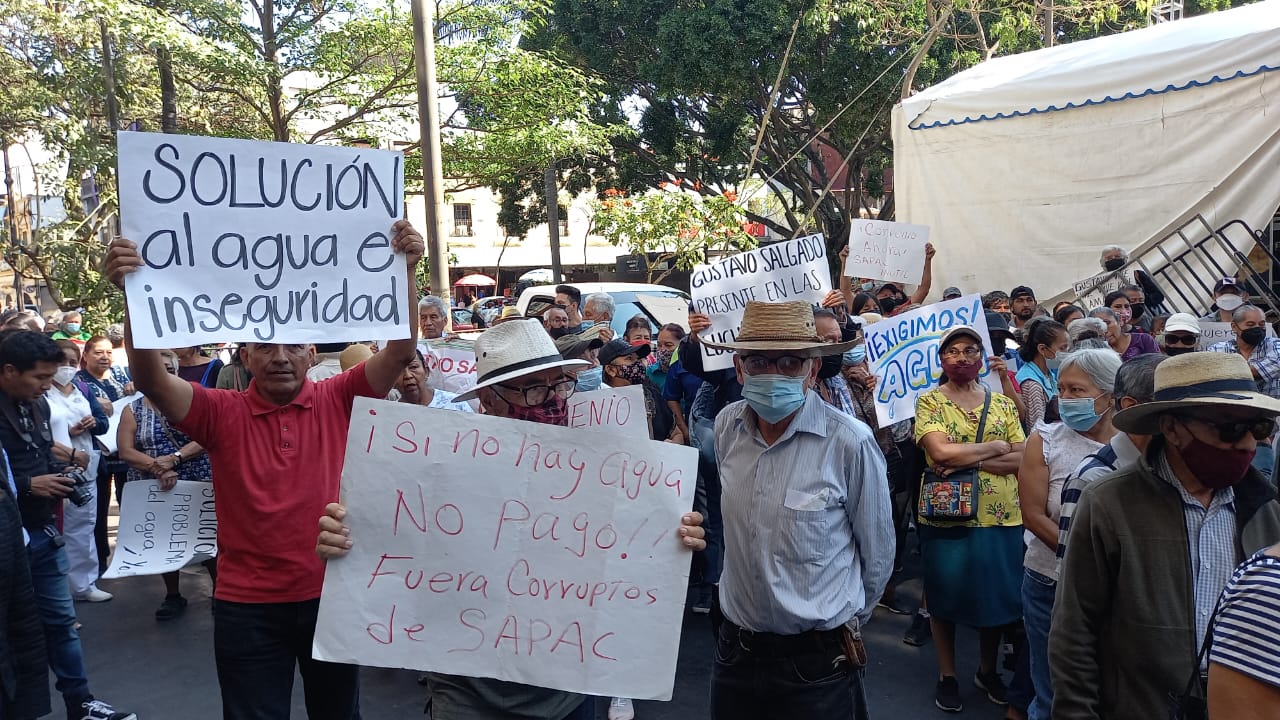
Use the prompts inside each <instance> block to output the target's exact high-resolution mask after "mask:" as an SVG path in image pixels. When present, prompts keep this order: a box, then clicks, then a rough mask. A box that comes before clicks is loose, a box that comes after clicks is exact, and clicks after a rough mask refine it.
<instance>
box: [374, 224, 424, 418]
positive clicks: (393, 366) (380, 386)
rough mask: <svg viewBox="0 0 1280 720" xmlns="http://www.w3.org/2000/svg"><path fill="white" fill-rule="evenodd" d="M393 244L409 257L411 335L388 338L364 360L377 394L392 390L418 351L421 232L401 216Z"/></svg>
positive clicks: (396, 226) (408, 292)
mask: <svg viewBox="0 0 1280 720" xmlns="http://www.w3.org/2000/svg"><path fill="white" fill-rule="evenodd" d="M391 230H392V233H393V234H392V237H391V247H392V249H394V250H395V251H396V252H398V253H404V254H405V258H406V259H407V260H408V262H407V263H406V265H407V278H406V283H405V285H406V290H405V293H406V295H407V297H408V299H407V302H406V304H405V308H406V310H405V312H407V313H408V314H409V337H408V338H405V339H401V340H392V341H390V342H388V343H387V344H386V345H385V346H384V347H383V348H382V350H380V351H379V352H378V353H377V354H376V355H374V356H373V357H371V358H369V360H368V361H367V362H366V363H365V364H364V375H365V379H366V380H368V381H369V386H370V387H372V388H373V390H374V393H375V395H376V396H378V397H381V396H384V395H386V394H387V393H389V392H391V388H392V387H394V386H395V384H396V380H398V379H399V378H400V374H401V373H403V372H404V369H405V368H406V367H408V366H409V363H411V362H413V358H414V356H415V354H416V353H417V352H418V312H417V308H418V284H417V279H416V278H417V268H418V261H420V260H421V259H422V253H423V250H424V249H425V246H424V245H423V242H422V236H421V235H419V234H418V231H417V230H414V229H413V226H412V225H410V224H409V221H407V220H398V221H396V224H395V225H392V226H391Z"/></svg>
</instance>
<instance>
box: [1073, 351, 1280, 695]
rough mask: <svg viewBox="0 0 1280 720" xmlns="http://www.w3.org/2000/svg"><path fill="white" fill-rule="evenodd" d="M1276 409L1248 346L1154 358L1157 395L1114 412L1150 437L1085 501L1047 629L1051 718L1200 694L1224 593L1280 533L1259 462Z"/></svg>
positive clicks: (1120, 424)
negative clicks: (1208, 642)
mask: <svg viewBox="0 0 1280 720" xmlns="http://www.w3.org/2000/svg"><path fill="white" fill-rule="evenodd" d="M1277 415H1280V400H1276V399H1275V398H1272V397H1269V396H1267V395H1264V394H1263V393H1260V392H1258V386H1257V383H1256V382H1255V380H1254V377H1253V374H1252V373H1251V372H1250V371H1249V366H1248V364H1247V363H1246V362H1245V360H1244V359H1243V358H1242V357H1240V356H1239V355H1225V354H1222V353H1188V354H1186V355H1181V356H1178V357H1174V358H1169V359H1168V360H1165V361H1164V362H1163V363H1161V364H1160V365H1159V366H1158V367H1157V368H1156V371H1155V394H1154V400H1153V401H1152V402H1149V403H1143V404H1140V405H1135V406H1133V407H1130V408H1128V409H1125V410H1123V411H1121V412H1120V413H1118V414H1117V415H1116V416H1115V419H1114V421H1113V423H1114V425H1115V427H1116V428H1117V429H1118V430H1120V431H1122V432H1126V433H1130V434H1138V435H1152V436H1154V437H1153V438H1152V440H1151V442H1150V444H1149V445H1148V447H1147V449H1146V452H1145V453H1144V454H1143V456H1142V458H1141V460H1140V461H1139V462H1138V463H1136V464H1134V465H1131V466H1129V467H1127V468H1122V469H1121V470H1119V471H1118V472H1116V473H1114V474H1111V475H1109V476H1107V477H1104V478H1102V479H1099V480H1096V481H1094V482H1093V483H1092V484H1090V485H1089V486H1088V487H1087V488H1085V490H1084V492H1083V493H1082V494H1081V497H1080V503H1079V505H1078V506H1077V507H1076V510H1075V514H1074V517H1073V520H1072V523H1071V541H1070V543H1069V544H1068V545H1067V551H1066V555H1065V557H1064V558H1063V562H1062V570H1061V574H1060V580H1059V583H1058V595H1057V599H1056V601H1055V605H1054V616H1053V626H1052V629H1051V630H1050V634H1049V667H1050V671H1051V674H1052V677H1053V689H1054V700H1053V717H1054V719H1055V720H1074V719H1076V718H1140V717H1157V716H1159V717H1165V716H1167V708H1168V706H1169V698H1170V696H1173V697H1179V696H1182V695H1183V694H1184V693H1185V691H1186V689H1187V688H1188V687H1191V688H1192V694H1193V695H1195V696H1197V697H1201V698H1203V696H1204V695H1203V681H1202V678H1201V673H1203V672H1204V671H1205V670H1206V667H1207V666H1206V665H1205V663H1204V662H1203V656H1201V657H1200V658H1199V659H1197V655H1198V651H1199V650H1200V648H1201V647H1202V645H1203V642H1204V639H1205V636H1206V632H1207V631H1208V629H1209V626H1210V618H1211V617H1212V616H1213V613H1214V608H1215V606H1216V604H1217V601H1218V597H1219V595H1220V594H1221V592H1222V589H1223V588H1224V587H1225V586H1226V584H1227V581H1228V580H1229V579H1230V578H1231V573H1232V571H1233V570H1234V568H1235V567H1236V565H1237V564H1238V563H1239V562H1240V561H1241V560H1243V559H1244V558H1247V557H1249V556H1250V555H1252V554H1253V553H1254V552H1256V551H1257V550H1259V549H1261V548H1264V547H1267V546H1268V545H1271V544H1273V543H1275V542H1276V541H1278V540H1280V503H1277V501H1276V490H1275V488H1274V487H1273V486H1272V485H1271V484H1270V483H1269V482H1268V481H1266V480H1264V479H1263V478H1262V476H1261V475H1259V474H1258V472H1257V471H1256V470H1253V469H1252V468H1251V467H1250V463H1251V461H1252V460H1253V456H1254V452H1255V450H1256V448H1257V444H1258V440H1260V439H1263V438H1267V437H1270V435H1271V434H1272V432H1273V431H1274V430H1275V418H1276V416H1277Z"/></svg>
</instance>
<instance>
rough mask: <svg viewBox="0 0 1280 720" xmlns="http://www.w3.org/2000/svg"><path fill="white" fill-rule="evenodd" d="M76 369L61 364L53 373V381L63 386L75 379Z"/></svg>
mask: <svg viewBox="0 0 1280 720" xmlns="http://www.w3.org/2000/svg"><path fill="white" fill-rule="evenodd" d="M75 376H76V369H75V368H73V367H71V366H70V365H63V366H62V367H60V368H58V371H57V372H55V373H54V374H53V381H54V382H56V383H58V384H59V385H62V386H65V385H66V384H67V383H69V382H71V381H72V380H73V379H75Z"/></svg>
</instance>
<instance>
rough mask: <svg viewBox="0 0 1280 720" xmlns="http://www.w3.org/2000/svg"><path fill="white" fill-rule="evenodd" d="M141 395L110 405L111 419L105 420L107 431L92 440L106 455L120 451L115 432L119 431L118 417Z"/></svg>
mask: <svg viewBox="0 0 1280 720" xmlns="http://www.w3.org/2000/svg"><path fill="white" fill-rule="evenodd" d="M141 399H142V393H134V394H132V395H126V396H125V397H122V398H120V399H119V400H116V401H115V402H113V403H111V407H112V412H111V417H109V418H107V431H106V432H105V433H103V434H102V435H98V436H97V437H95V438H94V439H95V440H97V441H98V442H99V443H101V444H102V447H103V448H105V449H106V451H107V454H108V455H111V454H113V453H116V452H118V451H119V450H120V444H119V442H120V441H119V439H118V438H117V437H116V434H117V431H118V430H119V429H120V415H121V414H123V413H124V409H125V408H127V407H129V406H130V405H132V404H133V402H134V401H135V400H141Z"/></svg>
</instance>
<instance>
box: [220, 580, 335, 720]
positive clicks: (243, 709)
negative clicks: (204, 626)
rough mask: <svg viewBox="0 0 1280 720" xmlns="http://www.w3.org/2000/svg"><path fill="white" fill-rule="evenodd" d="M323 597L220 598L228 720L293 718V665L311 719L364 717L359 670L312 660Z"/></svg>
mask: <svg viewBox="0 0 1280 720" xmlns="http://www.w3.org/2000/svg"><path fill="white" fill-rule="evenodd" d="M319 607H320V601H319V600H318V599H317V600H307V601H305V602H295V603H261V604H259V603H253V604H249V603H235V602H228V601H226V600H219V601H217V603H216V605H215V609H214V617H213V653H214V657H215V659H216V661H217V665H218V685H219V686H221V689H222V717H223V719H224V720H289V708H290V705H291V704H292V695H293V669H294V666H295V665H296V666H297V668H298V671H299V672H300V673H301V675H302V686H303V693H304V695H305V697H306V703H307V717H308V718H310V720H360V679H359V668H358V667H356V666H355V665H340V664H337V663H327V662H321V661H319V660H313V659H311V640H312V637H313V636H314V635H315V630H316V611H317V610H318V609H319Z"/></svg>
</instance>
